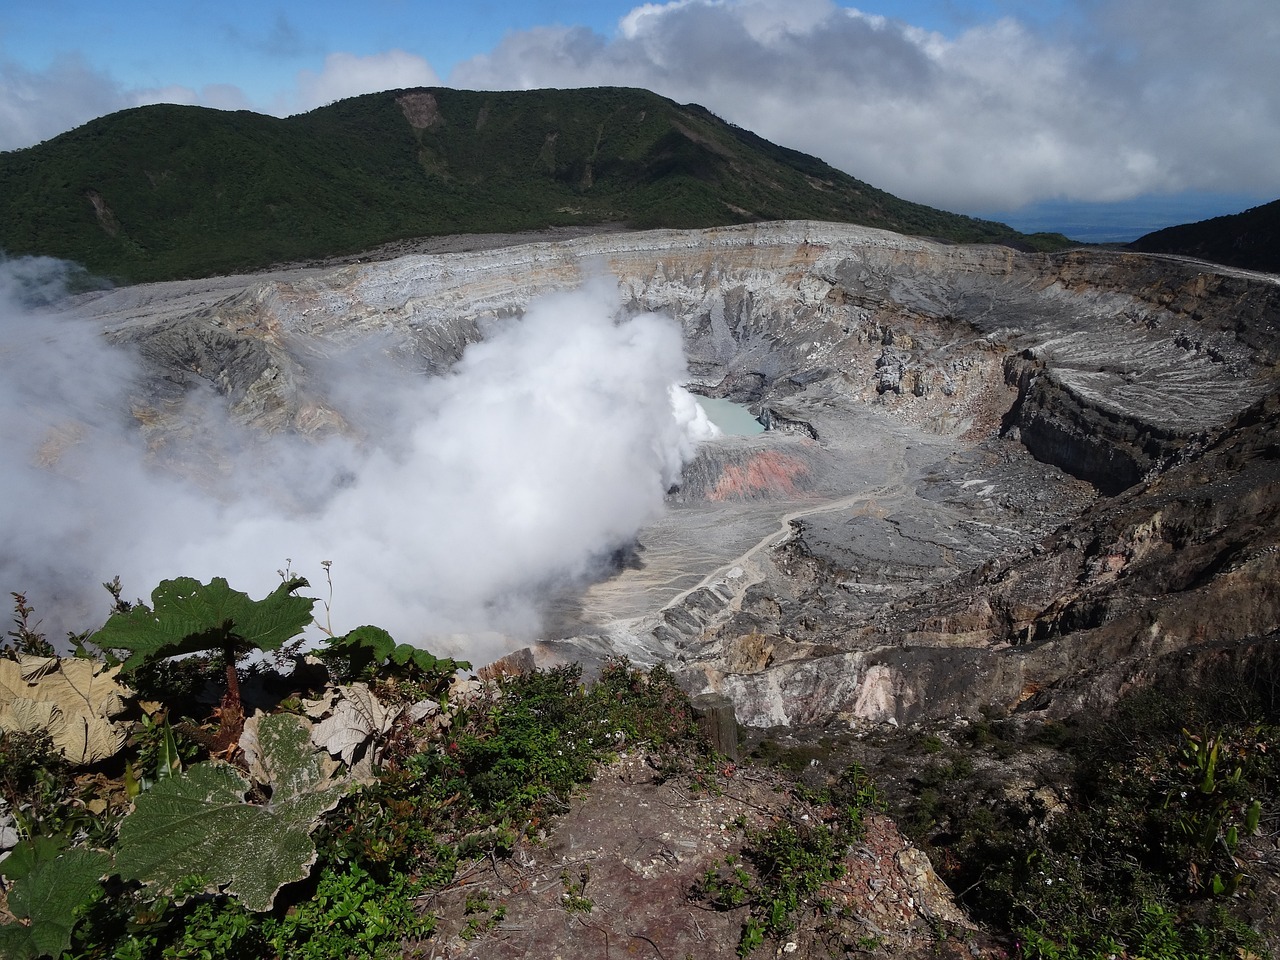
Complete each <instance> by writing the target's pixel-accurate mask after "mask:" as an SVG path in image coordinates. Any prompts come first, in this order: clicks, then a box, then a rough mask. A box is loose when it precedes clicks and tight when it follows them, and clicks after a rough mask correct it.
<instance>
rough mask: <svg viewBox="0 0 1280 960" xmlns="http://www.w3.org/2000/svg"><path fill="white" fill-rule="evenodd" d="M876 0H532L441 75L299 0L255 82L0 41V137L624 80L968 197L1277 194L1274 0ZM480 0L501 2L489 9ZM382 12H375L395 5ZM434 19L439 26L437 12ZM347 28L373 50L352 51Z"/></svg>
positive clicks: (881, 178)
mask: <svg viewBox="0 0 1280 960" xmlns="http://www.w3.org/2000/svg"><path fill="white" fill-rule="evenodd" d="M868 5H869V6H878V7H879V8H880V9H881V10H884V11H887V12H895V11H900V12H901V16H900V17H894V16H886V15H884V14H883V13H872V12H866V11H864V10H861V9H856V8H854V7H850V6H844V5H841V4H839V3H836V2H834V0H673V2H668V3H645V4H642V5H636V6H633V7H631V8H630V9H627V5H625V4H624V5H621V6H618V5H616V4H615V5H613V6H611V5H610V4H608V3H606V4H605V5H604V6H605V7H606V8H608V9H611V10H613V11H614V13H619V12H620V15H618V16H617V19H616V21H615V23H614V25H613V26H612V29H611V32H608V33H606V32H602V30H601V29H600V28H598V27H596V26H590V25H574V23H573V22H570V23H568V24H564V23H555V22H554V20H555V19H556V16H555V11H556V9H557V5H556V4H551V3H543V4H533V5H531V7H529V8H528V10H531V11H532V13H528V12H526V14H525V17H526V20H527V18H528V16H532V15H535V14H541V13H543V12H545V13H546V20H547V22H548V23H550V24H551V25H545V26H537V25H533V26H519V27H517V28H515V29H511V30H509V31H508V32H507V33H505V35H502V36H501V39H499V40H498V41H497V43H496V45H491V48H490V49H488V50H486V51H484V52H479V53H474V54H471V53H470V51H467V52H465V53H463V54H462V55H460V56H458V57H457V59H456V60H455V61H454V62H452V63H450V64H449V69H448V70H447V71H446V72H444V73H439V72H437V70H436V69H435V68H434V67H433V66H432V63H431V62H430V60H429V59H428V56H426V55H424V52H425V47H424V48H423V50H416V49H415V37H414V35H413V34H412V32H411V31H410V32H406V31H405V30H404V29H403V28H402V29H401V30H400V31H398V33H397V34H396V36H395V37H394V40H392V38H391V37H390V36H389V35H388V36H387V37H386V39H387V40H388V42H387V43H386V44H385V45H384V46H383V47H382V48H380V49H373V47H376V45H377V40H376V39H372V40H370V39H362V40H361V41H359V42H357V38H356V35H355V34H356V32H357V31H358V29H359V28H358V27H357V26H356V25H355V24H352V25H351V31H352V35H351V36H350V37H344V36H343V35H342V34H338V35H337V36H336V37H332V38H329V39H328V40H327V41H325V40H317V39H314V38H309V36H308V30H309V29H311V28H312V26H313V21H315V20H318V19H321V18H319V17H310V16H309V15H308V14H307V13H306V12H305V11H303V10H302V9H301V8H299V10H298V11H297V14H296V17H292V18H291V17H290V16H289V15H288V14H277V16H276V19H275V21H274V22H273V23H272V24H270V29H269V31H268V33H269V35H268V36H264V37H263V38H261V39H260V41H254V43H253V44H250V46H254V48H255V49H256V50H258V51H259V52H260V56H262V57H267V56H276V57H277V58H278V59H288V58H283V57H282V54H283V53H284V52H288V51H292V53H293V54H294V55H295V57H296V56H303V58H304V59H305V56H308V55H309V56H310V57H311V59H310V60H307V61H306V62H309V63H311V64H312V66H310V67H307V68H303V69H299V70H296V71H295V72H294V73H293V75H292V76H291V77H290V78H288V80H287V82H286V81H283V80H282V81H280V82H277V84H276V86H274V87H272V88H271V89H269V90H263V89H258V90H256V91H255V93H253V94H250V93H248V92H246V89H247V86H246V85H245V84H244V83H242V82H238V80H237V76H238V74H237V72H236V71H237V67H236V66H235V64H232V63H228V64H225V65H219V64H215V65H213V66H211V67H209V68H207V75H208V77H209V81H208V83H206V84H204V85H200V86H197V85H192V84H190V83H187V84H182V83H169V84H166V83H157V84H155V85H152V86H146V85H133V86H131V85H129V84H128V83H126V82H125V81H123V80H121V79H118V76H117V73H116V72H115V68H114V65H113V64H111V63H104V62H99V61H95V60H93V59H91V56H92V54H91V53H89V52H86V51H84V50H79V49H67V50H63V51H61V52H60V53H59V54H58V55H57V56H56V57H55V59H53V60H52V61H51V62H49V63H48V64H46V65H44V66H41V67H32V66H30V65H24V64H22V63H19V62H18V61H17V60H15V59H14V58H13V57H12V56H11V55H9V54H8V53H6V51H5V48H4V47H3V46H0V148H8V149H11V148H17V147H21V146H26V145H29V144H31V143H34V142H37V141H38V140H41V139H47V138H49V137H50V136H53V135H56V134H57V133H59V132H62V131H63V130H66V129H69V128H70V127H72V126H74V125H77V124H79V123H82V122H85V121H87V120H89V119H91V118H92V117H95V116H99V115H101V114H103V113H107V112H110V111H112V110H115V109H121V108H124V107H128V106H134V105H139V104H143V103H154V102H181V103H199V104H204V105H207V106H212V107H219V108H223V109H255V110H259V111H263V112H268V113H274V114H277V115H287V114H290V113H296V112H300V111H304V110H308V109H312V108H314V107H316V106H319V105H322V104H324V103H327V102H330V101H332V100H335V99H340V98H343V97H348V96H354V95H357V94H360V93H367V92H373V91H375V90H381V89H392V88H396V87H406V86H419V85H433V84H438V83H446V84H448V85H451V86H458V87H465V88H472V89H530V88H535V87H580V86H602V85H624V86H637V87H645V88H648V89H650V90H653V91H655V92H657V93H660V94H662V95H664V96H668V97H671V98H672V99H674V100H677V101H679V102H682V103H687V102H695V103H700V104H702V105H704V106H706V107H708V108H709V109H711V110H713V111H714V112H715V113H717V114H719V115H720V116H722V117H723V118H725V119H726V120H729V121H730V122H732V123H735V124H738V125H739V126H743V127H746V128H748V129H751V130H753V131H754V132H756V133H759V134H760V135H762V136H764V137H766V138H768V139H770V140H773V141H775V142H777V143H781V144H784V145H786V146H789V147H793V148H795V149H799V150H803V151H805V152H807V153H812V154H814V155H816V156H819V157H821V158H822V159H824V160H826V161H827V162H829V163H831V164H832V165H834V166H836V167H838V168H840V169H843V170H845V171H847V172H849V173H851V174H853V175H854V176H856V177H858V178H860V179H862V180H864V181H867V182H869V183H871V184H873V185H875V186H877V187H880V188H882V189H886V190H889V191H890V192H892V193H895V194H898V195H900V196H903V197H906V198H908V199H911V200H916V201H919V202H924V203H929V204H932V205H935V206H940V207H944V208H947V209H951V210H956V211H961V212H982V211H988V210H1013V209H1016V208H1018V207H1020V206H1022V205H1024V204H1027V203H1031V202H1034V201H1038V200H1048V199H1067V200H1075V201H1094V202H1108V201H1123V200H1127V199H1130V198H1133V197H1137V196H1140V195H1144V194H1160V193H1168V194H1176V193H1179V192H1183V191H1202V192H1219V193H1232V194H1248V195H1252V196H1256V197H1257V198H1259V200H1260V201H1261V200H1263V199H1271V198H1274V197H1275V196H1280V166H1277V165H1276V164H1275V162H1274V158H1275V157H1276V156H1277V155H1280V58H1277V57H1276V56H1275V50H1276V49H1277V48H1280V4H1276V3H1275V2H1274V0H1221V2H1218V3H1214V4H1212V5H1206V4H1204V3H1201V2H1197V0H1114V2H1108V3H1099V2H1097V0H1061V2H1059V3H1056V4H1048V5H1045V4H1029V3H1018V2H1012V3H1011V2H1009V0H1002V2H999V3H994V4H992V3H988V2H983V0H970V2H969V3H967V4H956V3H950V4H946V5H939V4H931V3H929V2H927V0H916V2H915V3H914V4H913V3H910V2H908V0H896V3H895V2H891V0H882V2H880V3H879V4H868ZM433 6H434V5H433ZM931 6H932V7H935V8H940V6H945V7H947V9H951V10H952V11H954V10H956V9H962V10H968V11H969V14H970V15H969V17H968V19H967V20H964V21H959V20H953V21H952V23H953V28H952V29H949V30H946V31H943V30H939V29H929V28H926V27H923V26H917V25H914V24H913V23H912V22H911V20H912V14H913V13H915V12H919V11H920V10H921V9H924V8H928V7H931ZM559 7H560V8H562V9H563V10H564V13H562V14H561V18H564V17H568V18H572V17H573V16H574V14H575V13H578V12H581V11H582V9H583V8H584V7H585V5H583V4H574V3H566V4H560V5H559ZM419 9H421V8H419ZM477 9H479V8H477ZM486 9H488V10H489V14H490V16H492V15H493V10H492V5H490V7H488V8H486ZM1019 9H1021V10H1023V11H1024V13H1023V14H1022V15H1018V14H1016V13H1015V14H1008V15H1004V16H994V15H992V13H991V12H990V11H992V10H995V11H997V12H999V11H1008V10H1014V11H1018V10H1019ZM371 10H372V11H373V12H372V13H371V16H372V17H373V19H375V20H376V19H377V16H378V11H382V10H384V7H373V8H371ZM1046 11H1048V12H1046ZM229 15H233V14H229ZM4 16H5V15H0V44H2V43H3V38H4V36H5V30H4ZM421 21H422V23H421V28H422V31H423V36H425V35H426V34H427V33H429V32H430V31H431V29H432V17H431V16H429V15H428V11H427V10H422V12H421ZM917 22H918V18H917ZM228 29H230V28H228ZM455 29H456V25H455ZM461 36H463V38H464V40H465V37H466V35H465V33H464V34H461ZM485 36H486V37H487V36H488V34H486V35H485ZM347 40H349V41H350V43H351V45H352V46H361V49H362V50H363V51H365V52H351V51H347V50H343V49H338V47H340V46H341V45H342V44H343V43H344V41H347ZM424 43H425V40H424ZM370 44H372V45H373V46H370ZM460 49H464V48H460ZM290 62H292V61H290ZM246 69H247V68H246Z"/></svg>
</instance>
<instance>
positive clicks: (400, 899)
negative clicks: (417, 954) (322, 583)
mask: <svg viewBox="0 0 1280 960" xmlns="http://www.w3.org/2000/svg"><path fill="white" fill-rule="evenodd" d="M304 586H305V582H304V581H299V580H289V581H287V582H285V583H283V584H282V585H281V587H280V588H278V589H277V590H276V591H275V592H274V593H272V594H271V595H269V596H268V597H266V598H264V599H263V600H259V601H252V600H249V598H248V597H246V596H245V595H244V594H239V593H237V592H236V591H233V590H230V588H229V587H228V586H227V585H226V583H225V582H224V581H218V580H215V581H213V582H212V583H210V584H199V583H197V582H196V581H190V580H178V581H167V582H166V583H164V584H162V585H161V586H160V587H159V588H157V590H156V592H155V593H154V594H153V598H152V601H153V602H152V604H151V605H150V606H142V605H129V604H121V603H119V601H118V593H117V611H116V613H115V614H113V617H112V619H111V620H110V621H109V622H108V624H107V626H106V627H105V628H104V629H103V630H101V631H99V632H98V633H97V634H95V635H94V636H93V637H91V638H87V639H86V638H79V641H80V643H81V650H82V652H85V650H86V648H97V649H98V652H101V653H104V654H106V655H108V657H109V659H112V660H116V661H117V663H116V665H115V666H110V667H107V666H106V665H105V664H103V663H95V664H94V666H93V669H94V670H96V671H97V672H96V673H94V678H95V681H99V682H101V683H114V682H115V677H116V676H117V675H118V674H119V671H121V669H122V668H123V669H124V670H125V671H126V673H127V675H128V677H129V679H130V681H131V682H132V683H133V684H134V686H135V688H136V693H134V692H132V691H125V692H123V693H121V692H119V691H112V692H111V693H110V694H109V696H108V698H107V699H111V698H112V697H114V698H116V700H115V701H113V705H111V706H108V707H107V708H106V711H107V713H108V714H109V716H108V717H107V718H106V719H108V720H110V721H111V722H113V723H114V722H122V723H123V724H124V725H125V726H126V727H127V729H128V731H129V732H128V736H127V738H123V739H122V740H121V742H120V745H119V749H118V750H117V751H115V752H112V753H109V755H107V756H102V757H98V756H97V755H96V754H95V755H94V756H93V757H92V758H91V759H92V762H90V763H87V764H85V763H79V764H73V763H72V762H70V761H69V760H68V759H67V757H66V755H65V754H66V748H65V746H64V747H61V748H59V747H55V745H54V742H53V739H52V737H51V736H50V733H49V732H48V730H45V729H32V730H30V731H26V732H14V731H13V730H12V729H11V730H10V731H9V732H5V733H4V734H2V735H0V801H2V803H3V811H4V813H5V815H6V820H5V822H6V824H7V829H8V830H9V831H10V837H11V838H12V839H17V838H21V839H20V842H18V843H17V844H16V846H13V844H12V843H10V844H8V845H9V846H13V852H12V853H11V854H10V855H9V857H8V859H7V860H5V861H4V862H3V865H2V866H0V872H2V873H3V875H4V877H5V879H6V881H7V911H8V914H9V917H10V922H9V923H7V924H5V925H0V955H2V956H5V957H31V958H34V957H40V956H52V957H57V956H61V955H66V956H71V957H77V958H106V957H111V958H138V960H141V958H159V957H206V958H214V957H217V958H239V957H243V958H261V957H266V956H278V957H282V958H294V957H296V958H308V960H318V958H329V957H333V958H350V957H374V956H400V955H401V953H402V945H403V944H405V943H412V942H416V941H419V940H423V939H425V938H427V937H428V936H429V935H430V934H431V932H432V929H433V926H434V918H433V916H432V914H431V913H430V911H429V910H427V909H426V908H425V907H423V906H422V904H423V902H424V898H426V897H427V896H429V895H430V893H431V892H432V891H437V890H440V889H443V888H445V887H447V886H449V885H450V884H452V883H453V882H454V880H455V878H456V877H457V875H458V872H459V870H460V869H461V868H462V867H463V866H464V865H465V864H466V863H467V862H469V861H474V860H476V859H478V858H482V857H486V856H502V855H503V854H504V853H506V852H509V851H510V850H511V848H512V845H513V844H514V843H515V842H516V840H517V839H518V838H519V837H521V836H525V835H529V834H532V833H534V832H536V830H537V829H538V824H539V823H540V822H542V821H544V820H546V819H547V818H548V817H550V816H552V815H554V814H556V813H559V812H562V811H563V810H564V809H566V804H567V802H568V798H569V796H570V794H571V792H572V790H573V789H574V787H575V786H576V785H578V784H580V783H583V782H585V781H587V780H589V779H590V778H591V775H592V770H593V768H594V766H595V765H596V764H597V763H599V762H601V761H602V760H604V759H606V758H607V757H609V756H610V755H611V753H612V752H613V751H614V750H616V749H618V747H619V746H620V745H621V744H622V743H634V744H639V743H645V744H650V745H655V746H660V745H663V744H667V743H671V744H677V743H683V744H685V746H686V748H687V749H696V744H697V743H698V741H697V738H696V737H695V736H694V733H693V726H692V715H691V712H690V709H689V705H688V701H687V699H686V698H685V697H684V696H683V695H682V694H680V692H679V691H678V690H677V688H676V687H675V686H674V684H673V683H672V682H671V680H670V678H669V677H668V676H667V675H666V674H665V673H664V672H663V671H662V670H660V669H659V670H655V671H653V672H651V673H647V674H644V673H641V672H639V671H637V670H635V669H633V668H631V667H630V666H629V665H627V664H626V663H624V662H616V663H612V664H610V665H609V666H608V667H607V668H606V669H605V670H604V672H603V675H602V676H601V678H600V679H599V681H598V682H597V683H595V684H594V685H592V686H590V687H586V686H584V685H583V684H582V683H581V676H580V672H579V670H578V669H576V668H564V669H560V670H554V671H550V672H544V673H533V674H527V675H524V676H515V677H509V678H505V679H503V680H500V681H497V682H494V683H490V684H482V683H479V682H478V681H474V680H473V681H470V682H459V681H457V680H456V678H455V675H456V674H457V672H458V671H459V669H464V668H466V667H467V665H466V664H463V663H460V662H457V661H453V660H440V659H436V658H434V657H432V656H431V655H430V654H427V653H426V652H425V651H421V650H415V649H414V648H411V647H407V646H404V645H396V644H395V643H394V641H392V640H391V638H390V637H389V636H388V635H387V634H386V633H385V631H381V630H378V629H377V628H373V627H362V628H360V629H359V630H356V631H352V632H351V633H349V634H346V635H344V636H342V637H331V638H330V640H329V642H328V643H326V644H324V646H323V649H322V650H320V651H319V654H318V656H319V659H320V660H321V661H322V662H323V667H322V668H320V667H317V666H316V665H314V664H313V665H312V666H310V667H307V666H305V665H304V666H302V667H300V668H299V669H297V670H295V671H294V672H293V673H292V674H291V675H288V676H282V675H280V674H279V673H278V672H277V667H278V666H280V659H281V657H284V658H285V659H286V660H291V659H292V658H293V656H294V654H295V652H296V651H295V650H294V649H293V648H291V646H290V643H289V641H290V640H291V639H292V638H293V637H295V636H296V634H297V632H298V630H299V629H300V627H301V626H302V625H305V624H306V623H307V622H309V620H310V609H311V604H312V601H310V600H307V599H305V598H302V597H299V596H298V595H297V594H296V591H297V590H298V589H300V588H302V587H304ZM18 601H19V605H18V615H17V618H16V621H15V626H16V628H17V629H15V630H13V631H11V633H10V641H11V642H10V645H9V648H8V650H7V653H8V655H9V657H10V658H11V659H10V660H9V661H7V662H9V663H10V664H12V665H13V666H14V667H15V669H16V670H17V671H20V672H21V673H23V674H24V675H25V676H26V677H27V678H28V679H30V678H32V677H35V678H36V682H38V681H39V680H40V679H41V678H42V677H43V676H54V675H55V674H58V673H59V672H61V671H62V670H63V669H64V668H65V665H66V664H73V663H75V662H77V661H59V660H57V658H51V657H48V656H47V655H48V654H50V653H51V650H50V649H49V648H48V645H47V641H45V639H44V638H43V637H42V636H40V635H39V633H38V632H37V631H36V629H35V628H34V627H33V626H32V620H31V615H32V611H31V610H30V608H29V607H28V606H27V605H26V603H25V600H23V599H22V598H18ZM98 644H101V645H102V647H97V645H98ZM210 651H218V652H217V653H210ZM252 651H256V652H257V653H258V654H262V653H263V652H267V653H274V654H275V656H274V657H272V658H270V659H267V660H259V661H258V664H257V665H256V666H254V667H252V668H249V669H248V671H247V672H246V671H245V670H244V669H243V668H242V669H241V670H240V671H238V672H239V673H240V674H241V676H240V677H236V679H234V680H232V682H231V684H227V683H226V682H225V681H224V682H222V683H220V684H218V685H217V686H218V693H219V694H220V695H221V696H220V702H219V704H218V706H217V707H216V708H214V709H212V711H211V709H210V704H209V702H207V700H202V694H204V693H205V692H206V691H205V687H206V683H205V678H207V677H208V676H209V675H210V673H211V672H212V673H213V674H214V675H218V674H220V673H221V674H224V675H225V676H226V677H228V678H230V677H233V676H235V675H236V673H237V671H236V670H234V669H232V668H231V666H230V665H232V664H234V663H235V662H236V659H237V658H238V657H239V656H240V655H242V654H244V653H245V652H252ZM175 652H177V653H186V654H190V655H189V656H187V657H185V658H182V659H177V660H175V659H172V656H173V654H174V653H175ZM228 652H229V653H230V657H228V656H227V655H226V654H227V653H228ZM126 654H128V655H129V656H128V657H126ZM118 658H125V659H124V660H123V664H120V663H119V659H118ZM79 662H84V663H91V662H92V661H88V660H82V661H79ZM41 670H44V671H46V672H45V673H44V674H41V673H40V671H41ZM0 682H3V680H2V679H0ZM121 689H123V688H121ZM105 690H106V688H105V687H102V686H101V685H99V686H98V687H97V688H95V689H94V690H93V695H92V696H89V697H87V698H86V699H88V700H92V701H97V700H101V699H102V695H103V693H104V691H105ZM263 698H265V702H266V703H268V704H270V712H266V711H259V712H254V713H252V714H250V715H249V716H248V717H246V716H245V711H244V709H243V706H244V705H245V704H246V703H248V702H249V701H251V700H254V701H259V702H262V701H263ZM104 702H105V701H104ZM317 721H318V722H317ZM7 726H9V727H12V726H13V724H7ZM237 727H238V728H239V730H240V734H239V735H238V736H235V737H234V738H233V737H232V736H231V735H230V733H231V731H232V730H233V729H234V728H237ZM105 749H109V748H104V750H105ZM99 752H104V751H99ZM79 759H84V758H83V757H81V758H79ZM228 760H230V761H232V762H227V761H228ZM491 919H492V916H489V917H488V918H487V919H486V918H482V917H477V919H476V922H477V923H478V924H479V923H483V922H488V921H489V920H491Z"/></svg>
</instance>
